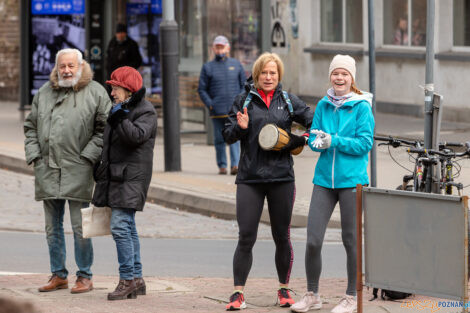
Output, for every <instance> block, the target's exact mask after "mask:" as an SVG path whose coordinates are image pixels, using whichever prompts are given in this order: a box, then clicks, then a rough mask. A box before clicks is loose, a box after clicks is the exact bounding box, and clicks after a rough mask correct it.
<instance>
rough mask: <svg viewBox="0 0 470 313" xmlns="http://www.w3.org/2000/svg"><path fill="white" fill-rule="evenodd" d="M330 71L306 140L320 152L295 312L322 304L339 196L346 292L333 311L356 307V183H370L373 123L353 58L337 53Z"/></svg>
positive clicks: (344, 311)
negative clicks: (326, 242)
mask: <svg viewBox="0 0 470 313" xmlns="http://www.w3.org/2000/svg"><path fill="white" fill-rule="evenodd" d="M328 74H329V75H328V77H329V80H330V84H331V88H329V89H328V91H327V94H326V96H324V97H323V98H322V99H321V100H320V101H319V102H318V104H317V107H316V109H315V116H314V118H313V123H312V127H311V130H310V138H309V141H308V144H309V146H310V148H311V149H312V150H313V151H316V152H320V158H319V159H318V162H317V165H316V167H315V175H314V178H313V184H314V187H313V192H312V198H311V201H310V210H309V214H308V224H307V247H306V254H305V270H306V273H307V292H306V293H305V294H304V295H303V297H302V298H301V299H300V301H298V302H296V303H295V304H294V305H293V306H292V307H291V310H292V311H293V312H307V311H309V310H311V309H320V308H321V306H322V300H321V298H320V295H319V293H318V290H319V279H320V273H321V267H322V260H321V249H322V245H323V239H324V236H325V231H326V227H327V225H328V221H329V220H330V218H331V214H332V212H333V209H334V207H335V205H336V203H337V202H338V201H339V207H340V211H341V236H342V240H343V245H344V247H345V249H346V258H347V259H346V267H347V274H348V285H347V289H346V294H345V295H344V296H343V297H342V299H341V300H340V301H339V304H338V305H336V306H335V307H334V308H333V310H332V311H331V312H333V313H352V312H353V311H355V310H356V307H357V301H356V254H357V251H356V210H355V205H356V185H357V184H361V185H367V184H369V177H368V175H367V164H368V162H369V159H368V152H369V150H370V149H371V148H372V144H373V134H374V125H375V124H374V116H373V114H372V94H370V93H367V92H364V91H360V90H359V89H358V88H357V87H356V62H355V60H354V59H353V58H352V57H350V56H348V55H336V56H335V57H334V58H333V60H332V61H331V64H330V68H329V73H328Z"/></svg>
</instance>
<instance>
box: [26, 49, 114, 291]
mask: <svg viewBox="0 0 470 313" xmlns="http://www.w3.org/2000/svg"><path fill="white" fill-rule="evenodd" d="M92 78H93V72H92V70H91V68H90V65H89V64H88V63H87V62H86V61H84V60H83V58H82V53H81V52H80V51H79V50H77V49H63V50H60V51H59V52H58V53H57V55H56V63H55V66H54V68H53V70H52V72H51V74H50V79H49V82H47V83H46V84H44V85H43V86H42V87H41V88H40V89H39V91H38V93H37V94H36V95H35V96H34V99H33V102H32V105H31V113H30V114H29V115H28V117H27V118H26V120H25V123H24V133H25V136H26V139H25V153H26V162H27V163H28V164H34V175H35V199H36V200H37V201H43V204H44V213H45V224H46V226H45V229H46V236H47V244H48V246H49V258H50V266H51V272H52V276H51V278H50V279H49V282H48V283H47V284H46V285H44V286H42V287H40V288H39V291H41V292H44V291H54V290H57V289H66V288H68V280H67V276H68V271H67V269H66V267H65V257H66V253H65V238H64V228H63V218H64V207H65V202H66V201H68V204H69V210H70V220H71V223H72V229H73V236H74V245H75V250H74V254H75V262H76V264H77V266H78V271H77V273H76V275H77V280H76V282H75V285H74V286H73V288H72V290H71V292H72V293H81V292H87V291H90V290H92V289H93V283H92V280H91V279H92V272H91V265H92V263H93V247H92V242H91V239H85V238H83V236H82V216H81V211H80V210H81V209H82V208H84V207H88V203H89V202H90V200H91V195H92V192H93V165H94V164H95V163H96V162H97V161H98V160H99V157H100V154H101V149H102V146H103V131H104V127H105V125H106V117H107V114H108V111H109V108H110V107H111V101H110V100H109V97H108V95H107V93H106V90H105V89H104V88H103V86H101V85H100V84H99V83H97V82H95V81H93V80H92Z"/></svg>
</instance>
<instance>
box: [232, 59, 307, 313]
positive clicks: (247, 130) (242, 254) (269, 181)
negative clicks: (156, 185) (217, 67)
mask: <svg viewBox="0 0 470 313" xmlns="http://www.w3.org/2000/svg"><path fill="white" fill-rule="evenodd" d="M283 72H284V65H283V63H282V61H281V59H280V58H279V56H278V55H277V54H274V53H264V54H262V55H261V56H260V57H259V58H258V59H257V60H256V62H255V64H254V65H253V71H252V76H253V82H252V83H251V82H250V81H249V82H248V84H247V85H246V92H244V93H242V94H240V95H239V96H237V98H236V99H235V102H234V104H233V106H232V109H231V111H230V113H229V118H228V121H227V122H226V124H225V129H224V133H223V134H224V138H225V141H226V142H227V143H229V144H231V143H234V142H236V141H237V140H240V141H241V156H240V162H239V168H238V174H237V178H236V180H235V183H236V184H238V185H237V204H236V209H237V222H238V227H239V239H238V245H237V248H236V250H235V255H234V257H233V274H234V292H233V294H232V296H231V297H230V301H229V302H230V303H229V304H228V305H227V306H226V309H227V310H238V309H243V308H245V307H246V304H245V300H244V295H243V288H244V286H245V283H246V279H247V277H248V273H249V271H250V269H251V264H252V260H253V255H252V248H253V246H254V244H255V241H256V236H257V231H258V224H259V221H260V218H261V213H262V211H263V204H264V199H265V198H266V199H267V201H268V209H269V217H270V221H271V230H272V234H273V238H274V243H275V244H276V255H275V263H276V269H277V273H278V278H279V285H280V286H279V290H278V300H279V304H280V305H281V306H283V307H288V306H290V305H291V304H293V303H294V301H293V300H292V298H291V297H290V295H289V292H288V283H289V276H290V271H291V268H292V261H293V251H292V245H291V242H290V234H289V233H290V221H291V217H292V209H293V206H294V198H295V181H294V169H293V167H292V166H293V160H292V156H291V153H290V151H291V150H292V149H295V148H297V147H299V146H304V145H305V143H306V137H305V136H296V135H294V134H291V133H290V130H291V125H292V122H294V121H295V122H297V123H299V124H301V125H303V126H304V127H306V128H307V129H309V128H310V125H311V123H312V119H313V112H312V111H311V110H310V109H309V107H308V106H306V105H305V103H304V102H303V101H301V100H300V99H299V98H298V97H297V96H295V95H292V94H287V93H286V94H283V91H282V87H281V84H280V83H279V82H280V81H281V79H282V75H283ZM247 97H248V98H247ZM250 97H251V101H247V100H246V99H248V100H249V99H250ZM289 102H290V103H291V104H292V105H289ZM268 123H273V124H275V125H276V126H277V127H279V128H282V129H284V130H285V131H287V132H288V133H289V136H290V141H289V143H288V144H287V145H286V146H284V148H283V149H282V150H281V151H273V150H269V151H265V150H263V149H261V147H260V146H259V144H258V134H259V132H260V130H261V128H262V127H263V126H265V125H266V124H268Z"/></svg>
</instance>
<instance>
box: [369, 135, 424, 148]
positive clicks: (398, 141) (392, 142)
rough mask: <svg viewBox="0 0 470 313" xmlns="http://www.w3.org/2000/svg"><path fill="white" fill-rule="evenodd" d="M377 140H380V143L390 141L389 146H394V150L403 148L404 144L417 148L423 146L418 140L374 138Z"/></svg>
mask: <svg viewBox="0 0 470 313" xmlns="http://www.w3.org/2000/svg"><path fill="white" fill-rule="evenodd" d="M374 139H375V140H380V141H388V143H385V144H389V145H392V146H393V147H394V148H396V147H399V146H401V145H402V144H405V145H409V146H416V145H417V144H418V143H420V144H422V142H420V141H417V140H413V141H410V140H406V139H401V138H393V137H391V136H390V137H382V136H374Z"/></svg>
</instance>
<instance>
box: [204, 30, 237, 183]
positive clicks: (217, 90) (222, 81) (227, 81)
mask: <svg viewBox="0 0 470 313" xmlns="http://www.w3.org/2000/svg"><path fill="white" fill-rule="evenodd" d="M212 51H213V52H214V54H215V58H214V59H213V60H212V61H210V62H208V63H206V64H204V65H203V66H202V69H201V74H200V77H199V87H198V89H197V90H198V92H199V96H200V97H201V100H202V102H204V104H205V105H206V106H207V108H208V109H209V112H210V116H211V119H212V125H213V126H214V146H215V152H216V158H217V166H218V167H219V174H221V175H225V174H227V154H226V151H225V150H226V149H225V142H224V137H223V136H222V130H223V128H224V125H225V122H226V121H227V117H228V112H229V111H230V108H231V106H232V103H233V100H234V99H235V97H236V96H237V95H238V94H240V93H241V92H243V85H244V84H245V80H246V77H245V70H244V69H243V66H242V65H241V63H240V62H239V61H238V60H236V59H233V58H230V57H229V53H230V44H229V41H228V39H227V38H226V37H224V36H217V37H215V39H214V42H213V44H212ZM229 149H230V163H231V168H230V174H232V175H236V174H237V172H238V162H239V160H240V142H238V141H236V142H233V143H231V144H229Z"/></svg>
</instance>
